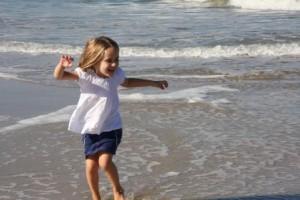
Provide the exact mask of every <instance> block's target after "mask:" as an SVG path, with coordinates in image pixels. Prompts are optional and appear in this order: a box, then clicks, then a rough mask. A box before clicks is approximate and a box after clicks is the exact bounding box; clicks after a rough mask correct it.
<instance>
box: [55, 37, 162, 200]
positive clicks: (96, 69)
mask: <svg viewBox="0 0 300 200" xmlns="http://www.w3.org/2000/svg"><path fill="white" fill-rule="evenodd" d="M72 63H73V58H72V57H71V56H69V55H62V56H61V58H60V60H59V62H58V64H57V66H56V67H55V70H54V73H53V75H54V77H55V78H56V79H57V80H76V81H77V83H78V84H79V86H80V92H81V93H80V97H79V101H78V104H77V106H76V108H75V110H74V112H73V114H72V115H71V118H70V121H69V127H68V129H69V130H70V131H72V132H76V133H81V134H82V141H83V144H84V153H85V166H86V167H85V168H86V179H87V183H88V186H89V188H90V191H91V194H92V199H93V200H100V199H101V198H100V192H99V187H98V184H99V183H98V182H99V174H98V171H99V169H101V170H103V171H104V172H105V175H106V177H107V178H108V180H109V182H110V183H111V185H112V190H113V195H114V200H124V199H125V196H124V190H123V188H122V186H121V183H120V181H119V175H118V170H117V167H116V166H115V164H114V162H113V161H112V158H113V155H115V153H116V150H117V147H118V145H119V144H120V142H121V139H122V121H121V116H120V112H119V97H118V86H119V85H121V86H123V87H128V88H129V87H146V86H152V87H157V88H160V89H165V88H167V87H168V82H167V81H164V80H163V81H152V80H145V79H136V78H126V77H125V73H124V71H123V70H122V69H121V68H120V67H119V46H118V44H117V43H116V42H115V41H114V40H112V39H110V38H109V37H105V36H101V37H97V38H94V39H90V40H89V41H88V42H87V43H86V45H85V48H84V50H83V53H82V55H81V57H80V60H79V67H77V68H76V69H75V70H74V71H70V70H69V71H66V70H65V69H67V68H71V67H72Z"/></svg>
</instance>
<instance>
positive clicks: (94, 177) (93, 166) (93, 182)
mask: <svg viewBox="0 0 300 200" xmlns="http://www.w3.org/2000/svg"><path fill="white" fill-rule="evenodd" d="M98 156H99V155H98V154H97V155H93V156H88V158H86V160H85V174H86V179H87V182H88V185H89V188H90V191H91V193H92V198H93V200H101V198H100V193H99V185H98V184H99V174H98V170H99V164H98Z"/></svg>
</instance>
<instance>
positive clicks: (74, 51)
mask: <svg viewBox="0 0 300 200" xmlns="http://www.w3.org/2000/svg"><path fill="white" fill-rule="evenodd" d="M0 52H2V53H6V52H16V53H26V54H33V55H38V54H71V55H79V54H80V53H81V52H82V47H78V46H71V45H63V44H40V43H32V42H29V43H26V42H16V41H7V42H3V41H2V42H0ZM120 54H121V57H156V58H218V57H237V56H250V57H256V56H274V57H276V56H284V55H300V43H296V42H294V43H275V44H251V45H243V44H241V45H236V46H223V45H217V46H213V47H201V46H199V47H184V48H150V47H121V50H120Z"/></svg>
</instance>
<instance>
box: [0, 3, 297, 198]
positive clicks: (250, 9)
mask: <svg viewBox="0 0 300 200" xmlns="http://www.w3.org/2000/svg"><path fill="white" fill-rule="evenodd" d="M299 21H300V1H298V0H281V1H275V0H206V1H205V0H172V1H171V0H151V1H150V0H149V1H145V0H132V1H124V0H116V1H108V0H102V1H94V0H65V1H58V0H52V1H40V0H26V1H25V0H2V1H1V2H0V27H1V29H0V93H1V98H0V136H1V137H0V148H1V152H0V155H1V157H0V199H45V200H46V199H66V200H68V199H89V191H88V188H87V185H86V183H85V177H84V158H83V153H82V144H81V141H80V136H79V135H76V134H72V133H69V132H68V131H67V128H66V127H67V122H68V119H69V116H70V114H71V113H72V111H73V109H74V106H75V105H76V102H77V99H78V94H79V91H78V86H77V85H76V83H73V82H68V81H56V80H54V79H53V77H52V73H53V69H54V66H55V65H56V63H57V61H58V58H59V56H60V54H63V53H64V54H65V53H66V54H70V55H72V56H74V58H75V66H76V64H77V62H78V58H79V56H80V53H81V51H82V47H83V46H84V44H85V42H86V40H87V39H89V38H91V37H95V36H100V35H107V36H110V37H112V38H113V39H115V40H116V41H118V43H119V45H120V47H121V52H120V56H121V58H120V66H121V67H122V68H123V69H124V70H125V72H126V75H127V76H128V77H140V78H146V79H154V80H161V79H165V80H168V82H169V85H170V86H169V88H168V89H167V90H164V91H161V90H157V89H154V88H142V89H141V88H138V89H130V90H128V89H124V88H121V89H120V99H121V111H122V116H123V123H124V138H123V141H122V144H121V145H120V148H119V149H118V153H117V156H116V157H115V162H116V163H117V166H118V168H119V171H120V177H121V182H122V184H123V185H124V188H125V190H126V192H127V196H128V199H147V200H148V199H151V200H152V199H158V200H160V199H186V200H188V199H193V200H198V199H226V200H229V199H245V200H246V199H247V200H248V199H251V200H254V199H263V200H266V199H288V200H298V199H300V195H299V193H300V190H299V188H300V173H299V171H300V148H299V146H300V134H299V133H300V89H299V88H300V65H299V63H300V62H299V61H300V24H299ZM75 66H74V67H75ZM100 174H101V183H100V188H101V191H102V196H103V197H104V199H109V198H111V192H110V186H109V184H108V182H107V181H106V180H105V178H104V176H103V175H102V173H101V172H100Z"/></svg>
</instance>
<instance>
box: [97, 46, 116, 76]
mask: <svg viewBox="0 0 300 200" xmlns="http://www.w3.org/2000/svg"><path fill="white" fill-rule="evenodd" d="M118 66H119V50H118V49H116V48H113V47H110V48H108V49H106V50H105V52H104V57H103V59H102V60H101V61H100V63H99V65H98V66H96V67H95V71H96V74H97V75H98V76H100V77H102V78H110V77H112V76H113V74H114V72H115V71H116V69H117V67H118Z"/></svg>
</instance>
